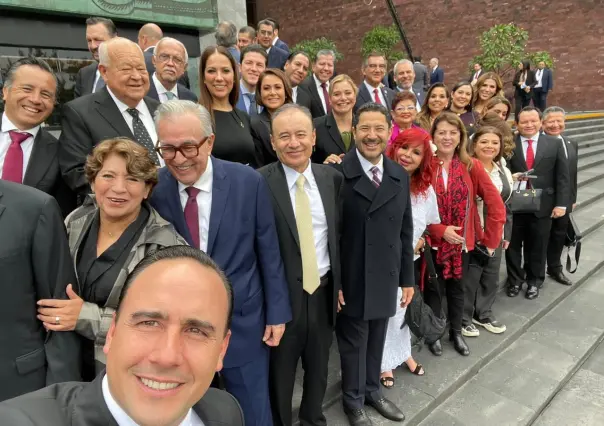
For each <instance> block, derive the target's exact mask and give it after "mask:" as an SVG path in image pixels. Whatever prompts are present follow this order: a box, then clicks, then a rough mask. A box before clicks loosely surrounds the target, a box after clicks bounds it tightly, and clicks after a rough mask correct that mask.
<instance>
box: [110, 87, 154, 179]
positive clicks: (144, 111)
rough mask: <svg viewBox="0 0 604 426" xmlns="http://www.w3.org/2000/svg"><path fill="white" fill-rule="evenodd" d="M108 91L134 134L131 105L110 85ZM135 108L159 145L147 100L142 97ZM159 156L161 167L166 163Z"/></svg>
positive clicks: (150, 134) (151, 136) (148, 131)
mask: <svg viewBox="0 0 604 426" xmlns="http://www.w3.org/2000/svg"><path fill="white" fill-rule="evenodd" d="M107 91H108V92H109V94H110V95H111V98H113V102H115V105H116V106H117V109H119V110H120V112H121V113H122V117H124V120H126V124H127V125H128V128H129V129H130V131H131V132H132V134H134V124H133V121H134V119H133V118H132V116H131V115H130V113H129V112H128V109H129V108H130V107H129V106H128V105H126V104H125V103H123V102H122V101H120V100H119V99H118V98H117V97H116V96H115V95H114V94H113V92H112V91H111V89H110V88H109V86H107ZM135 109H136V110H137V111H138V117H139V118H140V119H141V121H142V122H143V125H144V126H145V129H147V133H149V137H150V138H151V141H152V142H153V146H156V145H157V132H156V131H155V124H154V123H153V117H152V116H151V112H150V111H149V108H147V104H146V103H145V100H144V99H141V101H140V102H139V103H138V105H137V106H136V108H135ZM158 157H159V164H160V166H161V167H163V166H165V164H166V163H165V162H164V160H163V158H161V156H159V155H158Z"/></svg>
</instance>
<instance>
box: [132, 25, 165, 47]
mask: <svg viewBox="0 0 604 426" xmlns="http://www.w3.org/2000/svg"><path fill="white" fill-rule="evenodd" d="M163 36H164V33H163V32H162V30H161V28H160V27H159V25H157V24H153V23H148V24H145V25H143V26H142V27H141V29H140V30H139V32H138V45H139V46H140V48H141V49H143V50H146V49H148V48H149V47H151V46H155V45H156V44H157V42H158V41H160V40H161V39H162V37H163Z"/></svg>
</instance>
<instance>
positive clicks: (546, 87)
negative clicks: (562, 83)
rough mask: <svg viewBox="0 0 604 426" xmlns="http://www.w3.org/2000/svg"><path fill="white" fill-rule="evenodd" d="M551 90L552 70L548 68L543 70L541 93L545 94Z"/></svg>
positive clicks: (552, 81)
mask: <svg viewBox="0 0 604 426" xmlns="http://www.w3.org/2000/svg"><path fill="white" fill-rule="evenodd" d="M553 88H554V79H553V76H552V70H550V69H549V68H544V69H543V75H542V76H541V91H542V92H544V93H547V92H549V91H550V90H552V89H553Z"/></svg>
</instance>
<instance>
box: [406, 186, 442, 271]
mask: <svg viewBox="0 0 604 426" xmlns="http://www.w3.org/2000/svg"><path fill="white" fill-rule="evenodd" d="M411 212H412V216H413V250H414V251H415V246H416V245H417V242H418V241H419V238H420V237H421V236H422V235H423V233H424V232H425V231H426V227H427V226H428V225H433V224H436V223H440V215H439V213H438V201H437V199H436V192H434V188H432V185H430V186H429V187H428V189H427V191H426V193H425V194H418V195H416V194H411ZM417 259H419V254H414V255H413V260H417Z"/></svg>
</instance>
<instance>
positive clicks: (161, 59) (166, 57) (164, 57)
mask: <svg viewBox="0 0 604 426" xmlns="http://www.w3.org/2000/svg"><path fill="white" fill-rule="evenodd" d="M155 57H156V58H157V60H158V61H159V62H161V63H164V62H168V61H169V60H170V59H172V62H174V65H178V66H182V65H184V64H185V60H184V59H182V58H180V57H178V56H170V55H168V54H166V53H162V54H161V55H159V56H157V55H156V56H155Z"/></svg>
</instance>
